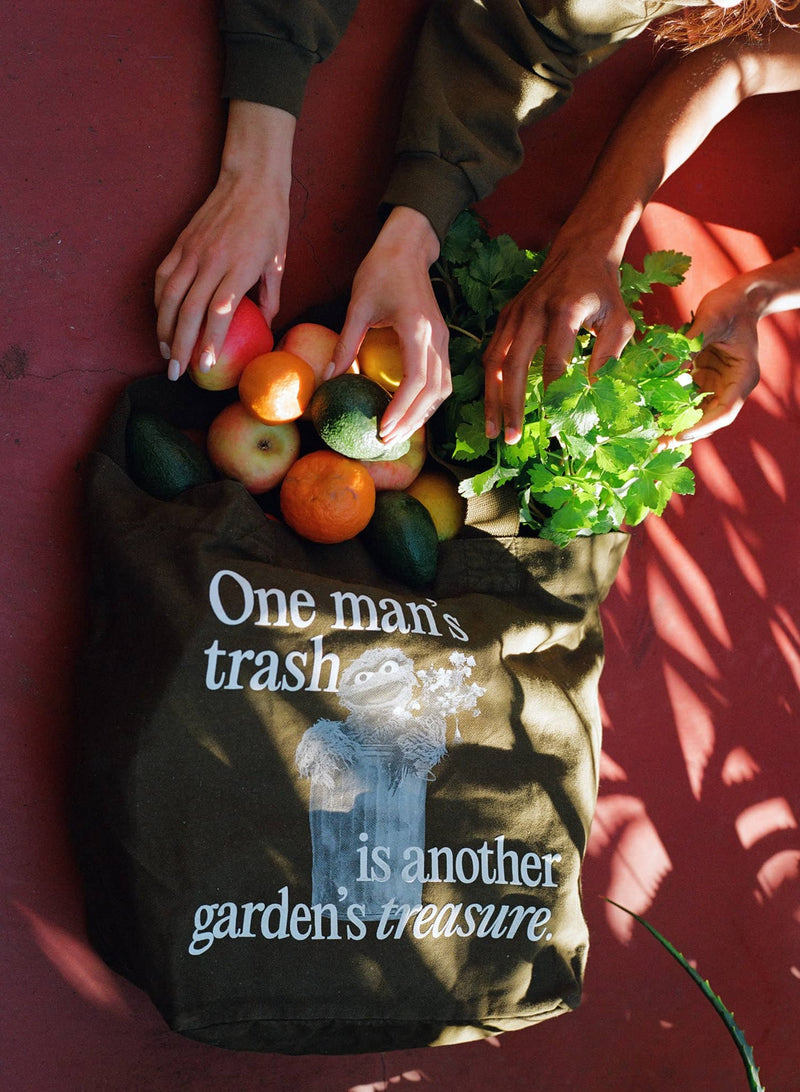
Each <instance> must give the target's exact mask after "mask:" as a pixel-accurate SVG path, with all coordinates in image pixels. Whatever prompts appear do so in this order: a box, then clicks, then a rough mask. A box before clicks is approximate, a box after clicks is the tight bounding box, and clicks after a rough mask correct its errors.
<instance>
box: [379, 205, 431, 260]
mask: <svg viewBox="0 0 800 1092" xmlns="http://www.w3.org/2000/svg"><path fill="white" fill-rule="evenodd" d="M378 239H379V241H380V244H381V247H382V248H384V249H388V250H390V251H392V252H393V253H394V255H395V256H396V259H397V260H402V259H409V258H411V259H413V260H419V261H421V262H423V263H424V265H425V268H426V270H427V269H430V267H431V266H432V265H433V263H434V262H435V261H436V259H437V258H438V257H439V238H438V236H437V234H436V232H435V231H434V229H433V226H432V224H431V222H430V220H429V219H428V218H427V216H425V215H424V214H423V213H421V212H417V210H416V209H412V208H410V207H409V206H407V205H395V207H394V208H393V209H392V211H391V212H390V213H389V215H388V216H387V217H386V220H385V221H384V224H383V227H382V228H381V231H380V234H379V236H378Z"/></svg>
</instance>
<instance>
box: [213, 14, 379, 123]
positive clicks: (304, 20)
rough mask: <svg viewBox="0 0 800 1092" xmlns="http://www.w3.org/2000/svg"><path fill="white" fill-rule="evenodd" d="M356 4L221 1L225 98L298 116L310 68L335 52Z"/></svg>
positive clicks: (223, 90)
mask: <svg viewBox="0 0 800 1092" xmlns="http://www.w3.org/2000/svg"><path fill="white" fill-rule="evenodd" d="M357 2H358V0H223V2H222V35H223V40H224V43H225V78H224V82H223V88H222V93H223V96H224V97H225V98H229V99H245V100H247V101H248V102H261V103H264V104H266V105H267V106H277V107H279V108H280V109H282V110H287V111H288V112H289V113H290V114H294V116H295V117H298V116H299V114H300V108H301V106H302V104H303V96H304V94H305V89H306V83H307V81H308V77H309V75H310V73H311V69H312V68H313V66H314V65H315V64H317V63H318V62H319V61H322V60H324V59H325V58H326V57H327V56H328V55H329V54H330V53H331V52H332V51H333V49H334V47H335V46H336V44H337V43H338V41H339V39H340V38H341V36H342V35H343V34H344V31H345V29H346V28H347V25H348V23H349V22H350V19H351V17H352V15H353V12H354V11H355V9H356V5H357Z"/></svg>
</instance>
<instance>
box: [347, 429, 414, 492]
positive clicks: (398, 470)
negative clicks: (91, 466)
mask: <svg viewBox="0 0 800 1092" xmlns="http://www.w3.org/2000/svg"><path fill="white" fill-rule="evenodd" d="M410 443H411V447H410V448H409V449H408V451H407V452H406V453H405V455H401V457H400V458H399V459H391V460H389V462H382V461H380V460H378V459H372V460H371V459H361V460H359V461H360V462H361V465H362V466H365V467H366V468H367V470H368V471H369V474H370V477H371V478H372V480H373V481H374V482H375V488H376V489H405V488H406V487H407V486H409V485H411V483H412V482H413V481H414V479H415V478H416V476H417V475H418V474H419V472H420V470H422V467H423V465H424V463H425V459H426V458H427V456H428V445H427V443H426V440H425V426H424V425H420V427H419V428H418V429H417V431H416V432H415V433H413V434H412V436H411V439H410Z"/></svg>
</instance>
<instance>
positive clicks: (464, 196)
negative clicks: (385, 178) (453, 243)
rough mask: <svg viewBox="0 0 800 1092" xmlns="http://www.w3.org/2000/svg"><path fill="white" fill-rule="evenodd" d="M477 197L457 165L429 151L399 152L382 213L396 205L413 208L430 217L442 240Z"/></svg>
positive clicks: (382, 205) (440, 240) (383, 214)
mask: <svg viewBox="0 0 800 1092" xmlns="http://www.w3.org/2000/svg"><path fill="white" fill-rule="evenodd" d="M477 200H478V194H476V192H475V190H474V189H473V187H472V185H471V183H470V181H469V179H468V178H467V176H466V174H465V173H464V172H463V171H462V170H461V168H460V167H458V166H456V165H455V164H453V163H448V162H447V160H445V159H441V158H440V157H439V156H436V155H432V154H420V155H409V154H407V153H406V154H403V155H401V156H400V157H399V158H398V160H397V162H396V164H395V167H394V170H393V171H392V175H391V178H390V179H389V184H388V186H387V188H386V191H385V193H384V195H383V200H382V202H381V214H382V216H386V215H387V214H388V210H389V209H390V208H393V207H394V206H396V205H404V206H406V207H408V208H412V209H416V211H417V212H421V213H422V214H423V216H427V218H428V220H430V223H431V226H432V227H433V230H434V231H435V232H436V234H437V236H438V238H439V242H440V243H441V242H443V241H444V237H445V235H446V234H447V231H448V228H449V227H450V225H451V223H452V222H453V220H454V219H455V218H456V216H458V214H459V212H461V211H462V209H465V208H466V207H467V206H468V205H471V204H472V203H473V202H474V201H477Z"/></svg>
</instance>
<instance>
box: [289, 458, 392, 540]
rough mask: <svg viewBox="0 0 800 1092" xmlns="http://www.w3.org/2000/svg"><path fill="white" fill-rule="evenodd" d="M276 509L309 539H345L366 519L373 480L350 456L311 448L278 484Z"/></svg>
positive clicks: (372, 506)
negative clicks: (279, 507)
mask: <svg viewBox="0 0 800 1092" xmlns="http://www.w3.org/2000/svg"><path fill="white" fill-rule="evenodd" d="M280 502H281V512H282V513H283V518H284V519H285V520H286V522H287V523H288V524H289V526H290V527H291V528H292V529H293V530H295V531H296V532H297V533H298V535H302V536H303V537H304V538H308V539H310V540H311V541H312V542H344V541H345V540H346V539H348V538H354V537H355V536H356V535H357V534H358V533H359V532H360V531H363V530H364V528H365V527H366V526H367V524H368V523H369V521H370V519H371V518H372V513H373V512H374V511H375V483H374V482H373V480H372V478H371V477H370V475H369V472H368V471H367V470H366V468H365V467H363V466H362V465H361V463H359V462H356V460H355V459H348V458H347V456H346V455H339V454H338V453H337V452H335V451H327V450H320V451H311V452H309V454H308V455H303V456H301V458H299V459H298V460H297V462H295V463H294V464H293V465H292V467H291V469H290V470H289V472H288V473H287V475H286V477H285V478H284V479H283V482H282V483H281V492H280Z"/></svg>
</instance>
